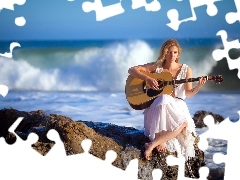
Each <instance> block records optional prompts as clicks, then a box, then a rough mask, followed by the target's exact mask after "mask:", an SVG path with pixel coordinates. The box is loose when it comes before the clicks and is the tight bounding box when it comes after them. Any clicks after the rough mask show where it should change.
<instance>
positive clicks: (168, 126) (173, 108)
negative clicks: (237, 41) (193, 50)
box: [128, 39, 206, 160]
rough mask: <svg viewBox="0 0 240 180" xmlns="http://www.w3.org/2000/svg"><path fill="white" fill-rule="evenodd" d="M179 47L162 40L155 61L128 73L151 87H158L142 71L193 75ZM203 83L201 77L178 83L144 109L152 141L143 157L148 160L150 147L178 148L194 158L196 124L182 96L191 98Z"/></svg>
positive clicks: (169, 41) (164, 149)
mask: <svg viewBox="0 0 240 180" xmlns="http://www.w3.org/2000/svg"><path fill="white" fill-rule="evenodd" d="M180 54H181V47H180V46H179V43H178V42H177V41H176V40H172V39H169V40H167V41H165V42H164V43H163V45H162V47H161V49H160V54H159V57H158V59H157V61H156V62H155V63H148V64H144V65H138V66H134V67H131V68H130V69H129V71H128V72H129V74H131V75H132V76H134V77H136V78H139V79H142V80H144V81H146V82H147V83H148V84H149V86H150V88H152V89H154V90H157V89H158V82H157V80H155V79H153V78H151V77H149V76H147V75H145V74H144V73H142V72H154V73H161V72H163V71H168V72H170V73H171V74H172V76H173V78H174V79H184V78H187V79H188V78H192V69H191V68H190V67H189V66H187V65H186V64H180V63H179V58H180ZM205 83H206V79H205V78H203V77H202V78H200V80H199V82H198V84H197V85H196V87H194V88H192V83H191V82H188V83H183V84H178V85H176V86H175V87H174V92H173V93H172V94H171V95H167V94H163V95H161V96H159V97H157V98H156V99H155V100H154V101H153V103H152V104H151V105H150V107H149V108H147V109H146V110H145V111H144V127H145V135H146V136H148V137H149V139H150V140H151V142H150V143H146V144H145V148H146V150H145V153H144V155H145V158H146V159H147V160H149V159H150V156H151V153H152V150H153V149H154V148H157V150H158V151H159V152H166V151H171V152H174V151H177V153H178V155H180V154H182V155H183V156H185V157H186V159H187V158H189V157H194V156H195V151H194V146H193V144H194V141H195V138H194V136H193V135H196V134H195V124H194V122H193V119H192V118H191V116H190V113H189V111H188V107H187V105H186V103H185V102H184V99H185V98H186V97H187V98H190V97H193V96H194V95H195V94H196V93H197V92H198V91H199V90H200V89H201V88H202V86H203V85H204V84H205Z"/></svg>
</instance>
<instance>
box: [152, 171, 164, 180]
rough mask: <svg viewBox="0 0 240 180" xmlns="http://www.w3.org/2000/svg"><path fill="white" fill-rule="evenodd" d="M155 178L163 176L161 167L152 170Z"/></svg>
mask: <svg viewBox="0 0 240 180" xmlns="http://www.w3.org/2000/svg"><path fill="white" fill-rule="evenodd" d="M152 177H153V180H159V179H161V178H162V170H161V169H154V170H153V171H152Z"/></svg>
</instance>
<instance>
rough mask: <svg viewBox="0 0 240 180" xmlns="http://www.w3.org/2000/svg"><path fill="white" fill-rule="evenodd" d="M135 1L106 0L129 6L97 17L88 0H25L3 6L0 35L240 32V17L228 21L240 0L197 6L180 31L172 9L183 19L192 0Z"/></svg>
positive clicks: (42, 37)
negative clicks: (211, 9) (20, 21)
mask: <svg viewBox="0 0 240 180" xmlns="http://www.w3.org/2000/svg"><path fill="white" fill-rule="evenodd" d="M132 1H134V0H122V1H120V0H102V1H101V2H102V4H103V6H104V7H105V6H109V5H113V4H117V3H121V6H122V8H123V9H124V12H123V13H121V14H119V15H116V16H113V17H109V18H107V19H105V20H102V21H97V20H96V13H95V11H90V12H84V10H83V8H82V4H83V3H84V2H87V1H85V0H73V1H68V0H26V2H25V3H24V4H23V5H17V4H15V5H14V10H9V9H5V8H3V9H2V10H1V11H0V40H16V41H17V40H88V39H161V38H192V37H196V38H209V37H216V33H217V32H218V31H219V30H225V31H227V33H228V36H229V37H230V38H234V37H238V36H239V32H240V24H239V21H237V22H235V23H233V24H228V23H227V22H226V20H225V15H226V14H227V13H228V12H236V6H235V3H234V0H222V1H219V2H215V5H216V7H217V9H218V12H217V14H216V15H215V16H209V15H208V14H207V13H206V8H207V6H205V5H204V6H200V7H196V8H195V9H194V10H195V13H196V15H197V19H196V21H188V22H185V23H182V24H180V26H179V30H177V31H175V30H173V29H172V28H170V27H169V26H167V25H166V24H168V23H169V22H170V20H169V18H168V16H167V12H168V11H169V10H170V9H177V10H178V11H179V19H180V20H183V19H186V18H189V17H191V16H192V12H191V8H190V3H189V0H178V1H177V0H165V1H164V0H161V1H160V0H159V1H158V2H159V3H160V5H161V8H160V10H158V11H146V9H145V7H140V8H138V9H133V8H132ZM139 1H143V0H139ZM145 1H146V2H147V3H151V2H153V0H145ZM155 1H156V0H155ZM209 1H210V0H209ZM89 2H94V0H89ZM20 16H22V17H24V18H25V20H26V24H25V25H24V26H17V25H16V24H15V22H14V21H15V18H17V17H20Z"/></svg>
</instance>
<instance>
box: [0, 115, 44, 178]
mask: <svg viewBox="0 0 240 180" xmlns="http://www.w3.org/2000/svg"><path fill="white" fill-rule="evenodd" d="M20 120H21V119H20V118H18V120H17V122H16V123H15V124H14V125H13V126H17V124H18V123H19V122H20ZM13 129H14V127H13ZM11 131H12V130H11ZM37 140H38V136H37V135H36V134H34V133H31V134H29V136H28V138H27V141H24V140H22V139H20V138H18V140H17V142H16V143H15V144H14V145H11V146H9V145H6V143H5V142H4V140H3V138H0V147H1V148H0V160H1V163H0V169H1V177H4V178H5V179H27V178H25V177H26V174H25V173H24V170H25V171H26V169H27V170H28V171H29V172H31V173H33V174H38V171H39V169H40V168H41V167H39V168H38V167H36V166H35V165H34V166H31V163H34V162H35V163H37V164H39V163H40V160H41V156H40V155H39V154H38V153H36V152H35V151H33V150H32V148H31V144H32V143H34V142H36V141H37ZM29 157H30V158H29ZM6 177H7V178H6ZM34 179H35V178H34ZM36 179H40V178H36Z"/></svg>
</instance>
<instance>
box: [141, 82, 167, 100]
mask: <svg viewBox="0 0 240 180" xmlns="http://www.w3.org/2000/svg"><path fill="white" fill-rule="evenodd" d="M142 85H143V87H142V88H143V92H144V93H146V94H147V95H148V96H149V97H154V96H157V95H158V94H160V93H161V92H162V91H163V87H164V82H163V81H162V80H160V81H158V85H159V86H158V88H159V90H154V89H148V88H147V87H146V82H145V81H144V82H143V84H142Z"/></svg>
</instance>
